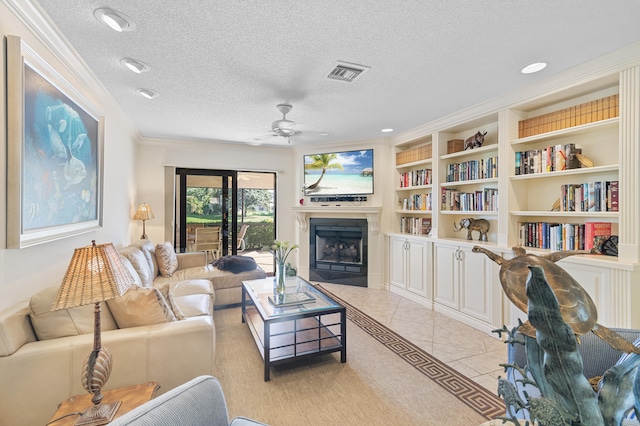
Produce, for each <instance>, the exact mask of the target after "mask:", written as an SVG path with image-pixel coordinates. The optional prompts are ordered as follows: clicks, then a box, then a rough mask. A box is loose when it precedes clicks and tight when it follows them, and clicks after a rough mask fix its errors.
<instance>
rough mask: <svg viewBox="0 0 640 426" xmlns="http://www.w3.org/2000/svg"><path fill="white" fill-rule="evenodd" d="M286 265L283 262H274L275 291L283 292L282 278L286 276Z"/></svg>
mask: <svg viewBox="0 0 640 426" xmlns="http://www.w3.org/2000/svg"><path fill="white" fill-rule="evenodd" d="M285 272H286V267H285V264H284V262H283V263H277V264H276V293H277V294H284V280H285V278H286V273H285Z"/></svg>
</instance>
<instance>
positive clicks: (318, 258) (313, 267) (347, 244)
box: [309, 218, 368, 287]
mask: <svg viewBox="0 0 640 426" xmlns="http://www.w3.org/2000/svg"><path fill="white" fill-rule="evenodd" d="M367 242H368V238H367V220H366V219H342V218H311V219H310V221H309V279H310V280H312V281H314V280H315V281H323V282H329V283H334V284H346V285H355V286H361V287H366V286H367V255H368V250H367V245H368V244H367Z"/></svg>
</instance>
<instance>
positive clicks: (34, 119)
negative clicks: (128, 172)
mask: <svg viewBox="0 0 640 426" xmlns="http://www.w3.org/2000/svg"><path fill="white" fill-rule="evenodd" d="M103 132H104V118H103V117H102V115H101V114H100V113H99V112H98V110H97V109H96V108H95V107H94V106H93V105H92V104H91V103H90V102H89V101H88V100H87V99H86V98H85V97H84V96H83V95H82V94H81V93H80V91H79V90H77V89H76V88H74V87H73V86H72V85H70V84H69V83H68V82H67V80H65V79H64V78H63V77H62V76H61V75H60V74H59V73H58V72H57V71H56V70H55V69H54V68H53V67H51V66H50V65H49V64H47V63H46V62H45V61H44V60H43V59H42V58H41V57H40V56H39V55H38V54H37V53H36V52H35V51H33V50H32V49H31V48H29V46H28V45H26V44H25V43H24V42H23V41H22V40H21V39H20V38H19V37H14V36H7V137H8V140H7V163H8V164H7V247H8V248H24V247H29V246H33V245H36V244H42V243H46V242H48V241H53V240H57V239H60V238H66V237H69V236H72V235H77V234H80V233H83V232H89V231H91V230H94V229H97V228H100V227H102V184H103V182H102V180H103V176H102V173H103Z"/></svg>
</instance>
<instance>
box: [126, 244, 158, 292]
mask: <svg viewBox="0 0 640 426" xmlns="http://www.w3.org/2000/svg"><path fill="white" fill-rule="evenodd" d="M118 252H119V253H120V254H121V255H122V256H124V257H126V258H127V259H128V260H129V262H131V266H133V269H135V270H136V272H137V273H138V276H139V277H140V281H142V286H143V287H151V286H152V285H153V279H154V278H155V276H154V275H153V273H152V271H151V268H149V263H148V262H147V259H146V258H145V256H144V253H142V251H141V250H140V249H139V248H137V247H134V246H126V247H123V248H121V249H120V250H118Z"/></svg>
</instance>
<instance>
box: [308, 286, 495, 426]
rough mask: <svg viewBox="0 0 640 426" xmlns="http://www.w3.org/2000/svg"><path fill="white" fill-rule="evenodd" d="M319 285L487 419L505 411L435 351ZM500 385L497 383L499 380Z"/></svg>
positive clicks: (350, 316)
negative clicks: (441, 359)
mask: <svg viewBox="0 0 640 426" xmlns="http://www.w3.org/2000/svg"><path fill="white" fill-rule="evenodd" d="M316 288H317V289H318V290H320V291H322V292H324V293H326V294H327V295H328V296H329V297H331V298H332V299H334V300H335V301H337V302H339V303H340V304H342V305H343V306H345V307H346V308H347V318H348V319H349V320H350V321H352V322H353V323H354V324H355V325H357V326H358V327H360V328H361V329H362V330H364V331H365V332H366V333H368V334H369V335H370V336H371V337H373V338H374V339H376V340H377V341H378V342H380V343H382V344H383V345H384V346H385V347H386V348H387V349H389V350H390V351H391V352H393V353H394V354H396V355H398V356H399V357H400V358H402V359H403V360H404V361H406V362H407V363H408V364H409V365H411V366H412V367H413V368H415V369H416V370H417V371H419V372H420V373H422V374H424V375H425V376H427V377H428V378H430V379H431V380H433V381H434V382H436V383H438V384H439V385H440V386H441V387H442V388H443V389H444V390H446V391H447V392H449V393H450V394H452V395H454V396H455V397H456V398H458V399H459V400H460V401H462V402H463V403H464V404H466V405H467V406H469V407H470V408H471V409H473V410H475V411H476V412H478V413H479V414H481V415H482V416H484V417H486V418H487V419H494V418H496V417H498V416H500V415H504V412H505V405H504V401H503V400H502V399H500V398H499V397H498V396H497V394H493V393H491V392H489V391H488V390H487V389H486V388H484V387H483V386H481V385H479V384H477V383H476V382H474V381H473V380H471V379H469V378H468V377H466V376H464V375H462V374H460V373H459V372H458V371H457V370H455V369H453V368H451V367H449V366H448V365H447V364H445V363H443V362H442V361H440V360H439V359H437V358H435V357H434V356H433V355H431V354H429V353H427V352H425V351H424V350H422V349H421V348H420V347H418V346H416V345H414V344H413V343H411V342H410V341H408V340H407V339H405V338H404V337H402V336H400V335H399V334H397V333H396V332H394V331H393V330H390V329H389V328H387V327H386V326H384V325H382V324H381V323H379V322H378V321H376V320H375V319H373V318H371V317H370V316H368V315H367V314H365V313H364V312H362V311H360V310H359V309H357V308H355V307H353V306H351V305H350V304H349V303H347V302H345V301H344V300H342V299H340V298H339V297H337V296H336V295H335V294H333V293H331V292H330V291H328V290H327V289H325V288H323V287H322V286H321V285H316ZM496 388H497V383H496Z"/></svg>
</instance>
